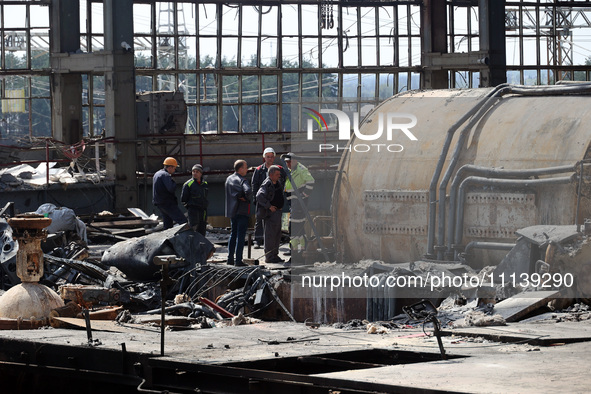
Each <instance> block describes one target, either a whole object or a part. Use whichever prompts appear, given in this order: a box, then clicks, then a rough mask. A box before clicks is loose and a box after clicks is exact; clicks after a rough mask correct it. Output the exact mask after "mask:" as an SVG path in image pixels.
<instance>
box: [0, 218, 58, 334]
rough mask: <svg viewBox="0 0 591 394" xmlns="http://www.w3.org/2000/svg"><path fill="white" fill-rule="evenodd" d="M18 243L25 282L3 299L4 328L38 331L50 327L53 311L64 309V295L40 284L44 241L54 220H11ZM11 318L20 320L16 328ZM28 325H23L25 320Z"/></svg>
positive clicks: (0, 313)
mask: <svg viewBox="0 0 591 394" xmlns="http://www.w3.org/2000/svg"><path fill="white" fill-rule="evenodd" d="M8 224H9V225H10V226H11V227H12V229H13V230H14V233H15V239H16V240H17V241H18V245H19V248H18V252H17V255H16V273H17V275H18V277H19V278H20V279H21V281H22V283H21V284H18V285H16V286H13V287H11V288H10V289H9V290H8V291H7V292H6V293H4V294H3V295H2V297H0V326H1V327H3V328H37V327H39V326H42V325H48V324H49V320H48V319H49V313H50V312H51V310H52V309H55V308H58V307H63V306H64V302H63V300H62V299H61V298H60V296H59V295H58V294H57V293H56V292H55V291H53V290H52V289H50V288H49V287H47V286H44V285H42V284H40V283H37V282H38V281H39V279H40V278H41V277H42V276H43V251H42V250H41V240H43V239H44V238H45V237H46V233H45V231H43V229H44V228H46V227H47V226H49V224H51V219H49V218H45V217H42V216H41V217H38V216H27V217H16V218H10V219H8ZM10 319H17V321H16V322H13V323H14V327H13V326H11V324H10V323H11V321H10ZM23 320H24V321H25V323H26V324H21V321H23Z"/></svg>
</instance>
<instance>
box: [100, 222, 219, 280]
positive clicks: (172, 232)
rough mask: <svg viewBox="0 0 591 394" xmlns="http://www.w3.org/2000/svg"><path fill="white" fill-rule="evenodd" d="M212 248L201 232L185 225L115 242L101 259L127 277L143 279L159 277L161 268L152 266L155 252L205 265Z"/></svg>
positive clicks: (190, 262) (187, 262)
mask: <svg viewBox="0 0 591 394" xmlns="http://www.w3.org/2000/svg"><path fill="white" fill-rule="evenodd" d="M213 249H214V247H213V244H212V243H211V242H210V241H208V240H207V238H205V237H204V236H203V235H201V234H199V233H198V232H196V231H193V230H190V229H188V230H185V227H184V226H176V227H173V228H171V229H168V230H164V231H161V232H158V233H154V234H149V235H146V236H143V237H138V238H133V239H130V240H127V241H122V242H118V243H116V244H115V245H113V246H111V247H110V248H109V249H107V250H106V251H105V253H104V254H103V257H102V259H101V262H102V263H103V264H106V265H109V266H114V267H117V268H118V269H119V270H120V271H121V272H123V273H124V274H125V275H126V276H127V278H128V279H130V280H136V281H143V280H155V279H157V278H158V277H159V275H158V273H159V271H160V267H158V266H156V265H154V263H153V261H154V257H155V256H158V255H170V254H173V255H176V256H179V257H183V258H184V259H185V261H186V264H188V265H189V266H195V265H197V264H205V262H206V261H207V257H208V256H209V254H210V253H211V251H212V250H213Z"/></svg>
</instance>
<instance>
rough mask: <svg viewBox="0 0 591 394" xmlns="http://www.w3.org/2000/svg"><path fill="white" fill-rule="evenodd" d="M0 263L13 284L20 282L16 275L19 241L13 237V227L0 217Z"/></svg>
mask: <svg viewBox="0 0 591 394" xmlns="http://www.w3.org/2000/svg"><path fill="white" fill-rule="evenodd" d="M0 248H2V249H0V264H1V265H2V269H3V270H4V273H5V274H6V275H7V276H8V279H9V280H10V283H11V284H13V285H14V284H17V283H20V279H19V278H18V276H17V275H16V252H18V242H17V241H15V240H14V239H13V237H12V228H11V227H10V226H9V225H8V223H7V222H6V220H4V219H3V218H0Z"/></svg>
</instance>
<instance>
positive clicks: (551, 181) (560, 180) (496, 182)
mask: <svg viewBox="0 0 591 394" xmlns="http://www.w3.org/2000/svg"><path fill="white" fill-rule="evenodd" d="M573 178H574V174H573V175H571V176H565V177H557V178H547V179H490V178H483V177H478V176H469V177H467V178H466V179H464V180H463V181H462V183H461V184H460V188H459V192H460V194H459V199H458V202H457V212H458V214H457V217H456V226H455V227H456V229H455V238H454V240H455V246H456V247H457V246H458V245H459V244H460V243H461V242H462V238H463V236H464V201H465V197H466V189H467V188H468V185H469V184H478V185H482V186H497V187H534V186H546V185H564V184H568V183H570V182H572V180H573ZM455 257H457V253H456V256H454V258H455Z"/></svg>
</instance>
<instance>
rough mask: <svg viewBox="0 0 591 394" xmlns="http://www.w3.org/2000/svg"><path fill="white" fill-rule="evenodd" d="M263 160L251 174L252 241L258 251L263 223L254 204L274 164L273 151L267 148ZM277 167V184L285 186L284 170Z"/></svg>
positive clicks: (262, 239)
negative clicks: (253, 216) (278, 174)
mask: <svg viewBox="0 0 591 394" xmlns="http://www.w3.org/2000/svg"><path fill="white" fill-rule="evenodd" d="M263 159H264V160H265V162H264V163H263V164H261V165H260V166H258V167H257V168H255V170H254V173H253V174H252V192H253V195H254V196H255V201H254V204H255V207H256V208H255V209H256V211H257V212H255V218H256V221H255V223H254V241H255V248H257V249H260V248H262V246H263V243H264V237H263V222H262V219H260V215H259V214H258V210H259V207H258V206H257V203H256V195H257V192H258V191H259V188H260V187H261V185H262V184H263V181H264V180H265V179H267V171H268V170H269V167H271V166H272V165H273V163H274V162H275V149H273V148H271V147H268V148H265V150H264V151H263ZM278 167H279V171H280V173H281V176H280V178H279V182H281V185H285V178H287V175H286V174H285V170H284V169H283V167H281V166H278ZM279 231H281V227H280V228H279Z"/></svg>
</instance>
